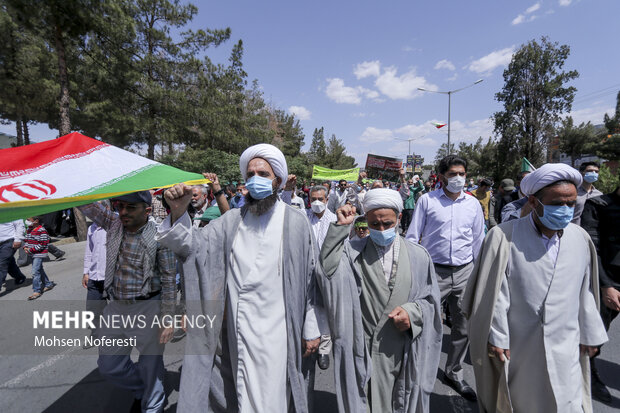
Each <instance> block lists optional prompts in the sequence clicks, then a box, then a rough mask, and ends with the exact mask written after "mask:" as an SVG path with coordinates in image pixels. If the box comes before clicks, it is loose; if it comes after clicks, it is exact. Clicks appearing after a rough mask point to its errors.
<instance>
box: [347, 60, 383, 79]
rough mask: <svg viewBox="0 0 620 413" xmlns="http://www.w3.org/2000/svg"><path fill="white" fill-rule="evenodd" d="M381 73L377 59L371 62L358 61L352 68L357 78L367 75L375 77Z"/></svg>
mask: <svg viewBox="0 0 620 413" xmlns="http://www.w3.org/2000/svg"><path fill="white" fill-rule="evenodd" d="M380 73H381V63H380V62H379V61H378V60H374V61H372V62H362V63H358V64H357V65H356V66H355V69H353V74H354V75H355V77H357V78H358V79H363V78H365V77H368V76H374V77H377V76H379V74H380Z"/></svg>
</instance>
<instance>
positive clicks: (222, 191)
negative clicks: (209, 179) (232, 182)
mask: <svg viewBox="0 0 620 413" xmlns="http://www.w3.org/2000/svg"><path fill="white" fill-rule="evenodd" d="M223 193H224V188H222V189H220V190H219V191H217V192H215V193H214V194H213V196H214V197H216V198H217V197H218V196H220V195H222V194H223Z"/></svg>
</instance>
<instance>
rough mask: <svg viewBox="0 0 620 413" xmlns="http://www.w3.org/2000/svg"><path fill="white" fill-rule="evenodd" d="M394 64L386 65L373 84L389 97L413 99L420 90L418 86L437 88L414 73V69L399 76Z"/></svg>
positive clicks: (429, 88)
mask: <svg viewBox="0 0 620 413" xmlns="http://www.w3.org/2000/svg"><path fill="white" fill-rule="evenodd" d="M396 72H397V69H396V67H394V66H391V67H388V68H386V69H385V70H384V72H383V73H382V74H381V76H379V77H378V78H377V80H376V81H375V86H376V87H377V89H379V91H380V92H381V93H383V94H384V95H385V96H387V97H389V98H390V99H413V98H414V97H416V96H419V95H420V94H421V93H422V92H420V91H418V88H424V89H428V90H437V86H435V85H433V84H431V83H428V82H427V81H426V79H424V77H422V76H417V75H416V74H415V69H412V70H410V71H409V72H407V73H404V74H402V75H400V76H398V75H397V74H396Z"/></svg>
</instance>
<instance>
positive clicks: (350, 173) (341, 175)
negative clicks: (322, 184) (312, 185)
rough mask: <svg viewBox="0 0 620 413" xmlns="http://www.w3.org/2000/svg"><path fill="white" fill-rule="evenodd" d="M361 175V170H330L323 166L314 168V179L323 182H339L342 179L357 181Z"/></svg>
mask: <svg viewBox="0 0 620 413" xmlns="http://www.w3.org/2000/svg"><path fill="white" fill-rule="evenodd" d="M359 174H360V168H353V169H340V170H337V169H329V168H323V167H322V166H318V165H314V166H313V167H312V179H314V180H317V181H318V180H323V181H339V180H341V179H344V180H347V181H349V182H351V181H353V182H354V181H357V177H358V176H359Z"/></svg>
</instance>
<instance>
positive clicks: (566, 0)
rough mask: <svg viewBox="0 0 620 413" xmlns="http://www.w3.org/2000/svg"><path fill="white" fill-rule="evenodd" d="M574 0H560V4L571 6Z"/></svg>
mask: <svg viewBox="0 0 620 413" xmlns="http://www.w3.org/2000/svg"><path fill="white" fill-rule="evenodd" d="M572 2H573V0H560V1H559V2H558V3H559V4H560V6H563V7H566V6H570V4H571V3H572Z"/></svg>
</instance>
